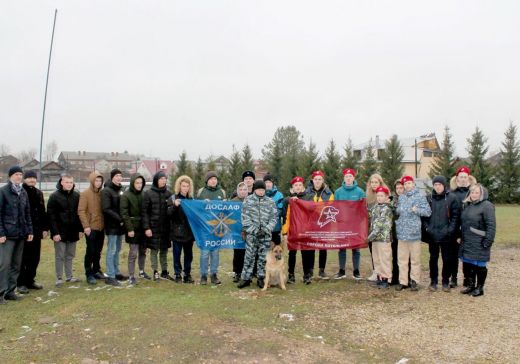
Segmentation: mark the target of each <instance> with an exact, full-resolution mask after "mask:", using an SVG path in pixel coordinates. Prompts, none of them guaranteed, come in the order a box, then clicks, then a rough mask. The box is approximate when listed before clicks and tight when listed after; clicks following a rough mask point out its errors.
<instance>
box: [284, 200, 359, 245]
mask: <svg viewBox="0 0 520 364" xmlns="http://www.w3.org/2000/svg"><path fill="white" fill-rule="evenodd" d="M289 206H290V215H289V219H290V220H289V235H288V242H289V249H295V250H328V249H357V248H366V247H367V246H368V244H367V242H366V238H367V236H368V211H367V207H366V202H365V200H361V201H332V202H311V201H302V200H297V199H294V200H291V201H290V202H289Z"/></svg>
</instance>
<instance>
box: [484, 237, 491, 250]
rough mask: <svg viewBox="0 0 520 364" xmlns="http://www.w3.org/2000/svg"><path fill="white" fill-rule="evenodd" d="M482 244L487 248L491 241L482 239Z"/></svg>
mask: <svg viewBox="0 0 520 364" xmlns="http://www.w3.org/2000/svg"><path fill="white" fill-rule="evenodd" d="M482 246H483V247H484V249H488V248H489V247H490V246H491V243H490V242H489V241H488V240H486V239H484V240H482Z"/></svg>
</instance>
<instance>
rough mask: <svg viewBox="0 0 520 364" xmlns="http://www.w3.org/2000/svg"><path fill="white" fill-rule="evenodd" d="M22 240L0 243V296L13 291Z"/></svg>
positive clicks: (18, 266) (18, 271)
mask: <svg viewBox="0 0 520 364" xmlns="http://www.w3.org/2000/svg"><path fill="white" fill-rule="evenodd" d="M23 244H24V240H23V239H19V240H12V239H9V240H6V241H5V243H3V244H0V297H4V296H5V295H7V294H10V293H12V292H14V290H15V289H16V280H17V279H18V274H19V273H20V265H21V264H22V255H23Z"/></svg>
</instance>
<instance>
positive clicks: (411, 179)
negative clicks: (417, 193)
mask: <svg viewBox="0 0 520 364" xmlns="http://www.w3.org/2000/svg"><path fill="white" fill-rule="evenodd" d="M410 181H412V182H413V177H412V176H404V177H403V178H401V184H403V185H404V184H405V183H406V182H410Z"/></svg>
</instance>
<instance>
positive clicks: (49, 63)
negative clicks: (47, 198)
mask: <svg viewBox="0 0 520 364" xmlns="http://www.w3.org/2000/svg"><path fill="white" fill-rule="evenodd" d="M57 16H58V9H54V22H53V23H52V35H51V48H50V50H49V62H48V64H47V79H46V80H45V96H44V98H43V114H42V132H41V135H40V176H39V177H40V178H39V181H40V190H41V188H42V164H43V163H42V158H43V155H42V153H43V128H44V126H45V108H46V106H47V88H48V87H49V73H50V70H51V57H52V46H53V43H54V29H55V28H56V17H57Z"/></svg>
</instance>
